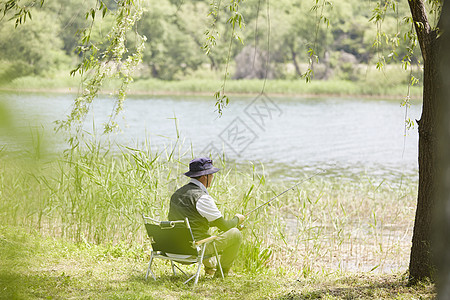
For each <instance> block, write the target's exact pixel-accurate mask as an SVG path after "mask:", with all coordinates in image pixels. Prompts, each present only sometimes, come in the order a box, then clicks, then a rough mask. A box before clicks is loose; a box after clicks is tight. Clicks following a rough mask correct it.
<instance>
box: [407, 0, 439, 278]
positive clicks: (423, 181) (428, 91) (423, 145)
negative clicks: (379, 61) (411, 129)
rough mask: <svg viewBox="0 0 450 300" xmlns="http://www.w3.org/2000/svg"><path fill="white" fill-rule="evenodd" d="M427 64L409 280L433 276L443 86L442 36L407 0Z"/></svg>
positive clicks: (417, 2)
mask: <svg viewBox="0 0 450 300" xmlns="http://www.w3.org/2000/svg"><path fill="white" fill-rule="evenodd" d="M408 3H409V6H410V10H411V15H412V19H413V21H414V25H415V30H416V33H417V37H418V41H419V45H420V48H421V50H422V57H423V65H424V75H423V78H424V81H423V105H422V115H421V117H420V120H418V121H417V123H418V130H419V189H418V198H417V210H416V217H415V222H414V232H413V238H412V247H411V256H410V263H409V273H410V283H411V284H414V283H416V282H417V281H420V280H423V279H425V278H431V279H433V278H434V267H433V265H434V264H433V260H432V251H431V249H432V248H431V241H432V215H433V210H434V207H435V200H434V198H433V196H434V193H435V191H436V168H437V166H438V164H437V153H436V152H437V151H436V148H437V138H436V125H437V124H436V123H437V120H436V119H437V118H436V114H437V112H438V111H439V101H438V96H439V93H440V89H441V84H440V75H439V67H438V66H439V64H438V58H439V56H438V54H439V48H440V47H439V46H440V40H439V39H438V35H437V32H436V30H433V29H432V28H431V26H430V23H429V21H428V17H427V13H426V10H425V5H424V1H423V0H409V1H408Z"/></svg>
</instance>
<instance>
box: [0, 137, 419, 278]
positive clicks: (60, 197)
mask: <svg viewBox="0 0 450 300" xmlns="http://www.w3.org/2000/svg"><path fill="white" fill-rule="evenodd" d="M113 148H114V149H113ZM187 153H188V154H187ZM0 154H1V155H2V159H1V160H0V168H1V169H2V172H0V217H1V220H2V223H3V225H8V226H20V227H23V228H28V229H30V230H33V231H38V232H40V233H41V234H44V235H48V236H52V237H63V238H65V239H69V240H73V241H75V242H80V243H85V244H87V245H90V244H103V245H107V246H106V248H107V249H109V250H108V251H109V252H108V253H109V254H110V255H116V256H117V255H118V256H120V255H133V256H134V257H139V258H140V259H144V258H145V257H146V251H147V250H148V249H149V247H150V244H149V243H148V241H147V239H146V236H145V230H144V228H143V226H142V218H141V215H142V213H145V214H146V215H148V216H151V217H154V218H157V219H165V216H167V211H168V206H169V199H170V196H171V194H172V193H173V192H174V191H175V190H176V188H178V187H180V186H182V185H183V184H185V183H186V182H187V178H186V177H184V176H183V175H182V173H183V172H185V170H187V169H188V162H189V160H190V159H191V158H192V154H191V152H189V151H182V150H181V149H178V148H176V147H174V148H167V149H166V150H165V151H161V152H157V153H155V152H154V151H152V149H151V146H150V145H149V144H145V145H144V146H142V147H134V148H133V147H124V146H114V147H113V146H107V147H106V148H105V146H103V145H101V144H100V143H98V142H86V143H85V144H84V146H83V147H82V146H79V147H76V148H74V149H71V150H67V151H66V152H65V153H64V154H61V155H59V156H57V157H52V158H47V159H45V158H40V159H39V160H36V159H33V158H26V159H24V158H23V157H21V158H18V157H15V156H13V155H8V154H7V153H5V152H2V153H0ZM216 165H218V166H219V167H220V168H221V172H219V173H217V175H216V176H215V180H214V182H213V185H212V187H211V188H210V190H211V194H212V196H213V197H214V198H215V199H217V203H218V207H219V209H220V210H221V211H222V212H223V214H224V215H225V217H231V216H233V215H234V214H235V213H245V212H247V211H250V210H251V209H253V208H255V207H256V206H258V205H259V204H261V203H263V202H265V201H267V200H269V199H271V198H272V197H273V196H275V195H277V194H279V193H280V192H282V191H283V190H284V189H286V188H289V187H290V186H292V185H293V184H295V182H280V181H277V180H276V179H274V178H270V179H269V178H266V176H265V174H264V168H263V166H260V165H253V164H251V163H249V164H247V165H236V164H235V163H231V162H228V161H216ZM310 175H311V174H307V173H305V178H306V177H308V176H310ZM302 179H303V178H299V181H300V180H302ZM415 198H416V182H415V180H404V181H403V182H402V183H396V184H390V183H388V182H385V181H382V182H374V181H373V180H371V178H369V177H367V176H360V177H357V178H353V179H352V180H343V179H340V178H329V177H319V176H317V177H314V178H313V179H311V180H308V181H305V182H304V183H303V184H301V185H299V186H298V187H296V188H295V189H294V190H292V191H290V192H288V193H286V194H284V195H283V196H281V197H280V198H278V199H277V200H275V201H273V202H271V205H268V206H266V207H264V208H261V209H260V210H258V211H255V212H254V213H253V214H251V215H250V216H249V218H248V220H247V221H246V223H245V225H246V229H244V231H243V235H244V244H243V246H242V249H241V254H242V255H241V256H240V257H239V259H238V262H237V263H236V270H238V271H239V270H240V271H243V272H261V271H264V270H267V268H272V269H273V270H278V271H277V272H294V273H297V274H298V275H299V276H303V277H308V276H311V275H312V274H317V273H318V272H335V271H381V272H385V271H388V270H402V269H403V270H405V269H406V266H407V259H408V254H409V247H410V240H411V230H412V228H413V217H414V203H415ZM130 253H131V254H130Z"/></svg>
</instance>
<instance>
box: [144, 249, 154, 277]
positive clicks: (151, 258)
mask: <svg viewBox="0 0 450 300" xmlns="http://www.w3.org/2000/svg"><path fill="white" fill-rule="evenodd" d="M152 263H153V251H152V255H151V256H150V262H149V264H148V269H147V274H145V280H147V278H148V274H149V273H151V274H152V277H153V279H154V280H155V281H156V276H155V274H154V273H153V271H152Z"/></svg>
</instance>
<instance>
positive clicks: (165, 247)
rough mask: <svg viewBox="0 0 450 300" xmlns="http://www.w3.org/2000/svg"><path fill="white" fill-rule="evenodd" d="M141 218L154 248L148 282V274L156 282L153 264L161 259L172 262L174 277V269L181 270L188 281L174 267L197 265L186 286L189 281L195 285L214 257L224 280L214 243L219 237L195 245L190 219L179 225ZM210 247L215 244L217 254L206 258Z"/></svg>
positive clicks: (179, 222) (177, 222)
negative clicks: (209, 260) (204, 266)
mask: <svg viewBox="0 0 450 300" xmlns="http://www.w3.org/2000/svg"><path fill="white" fill-rule="evenodd" d="M142 217H143V218H144V225H145V229H146V230H147V234H148V236H149V238H150V242H151V244H152V251H151V256H150V262H149V264H148V269H147V274H146V275H145V279H147V278H148V274H149V273H151V274H152V277H153V279H154V280H156V276H155V274H154V273H153V271H152V263H153V260H154V259H155V258H160V259H165V260H170V263H171V265H172V271H173V274H174V275H176V274H177V273H176V270H175V269H178V270H180V271H181V273H183V274H184V275H185V276H187V277H189V276H188V275H187V274H186V273H185V272H184V271H183V270H182V269H181V268H180V267H179V266H177V265H176V264H175V263H180V264H184V265H190V264H197V271H196V273H195V274H194V275H192V276H191V277H189V278H188V279H187V280H186V281H185V282H184V283H185V284H186V283H188V282H189V281H190V280H192V279H195V280H194V285H196V284H197V282H198V278H199V276H200V269H201V266H202V262H203V260H204V259H207V258H210V257H212V256H215V257H216V260H217V264H218V267H219V269H220V273H221V275H222V278H223V270H222V266H221V265H220V260H219V256H218V252H217V248H216V245H215V243H214V241H215V239H216V238H217V236H211V237H209V238H206V239H203V240H200V241H196V240H195V239H194V235H193V234H192V230H191V226H190V225H189V220H188V218H185V219H184V220H178V221H158V220H154V219H152V218H149V217H146V216H144V215H142ZM209 243H212V245H213V248H214V254H212V255H205V250H206V246H207V245H208V244H209Z"/></svg>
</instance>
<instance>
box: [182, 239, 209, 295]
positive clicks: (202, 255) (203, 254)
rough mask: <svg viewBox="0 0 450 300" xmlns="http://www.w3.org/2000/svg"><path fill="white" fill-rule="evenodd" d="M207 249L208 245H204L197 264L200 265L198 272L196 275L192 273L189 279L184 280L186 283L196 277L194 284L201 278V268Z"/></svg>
mask: <svg viewBox="0 0 450 300" xmlns="http://www.w3.org/2000/svg"><path fill="white" fill-rule="evenodd" d="M205 250H206V247H205V246H204V245H203V247H202V250H201V254H200V256H199V257H198V258H197V265H198V267H197V272H196V273H195V274H194V275H192V276H191V277H190V278H189V279H188V280H186V281H185V282H184V284H186V283H188V282H189V281H191V279H193V278H195V280H194V286H195V285H196V284H197V282H198V278H199V276H200V270H201V268H202V262H203V257H204V256H205Z"/></svg>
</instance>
